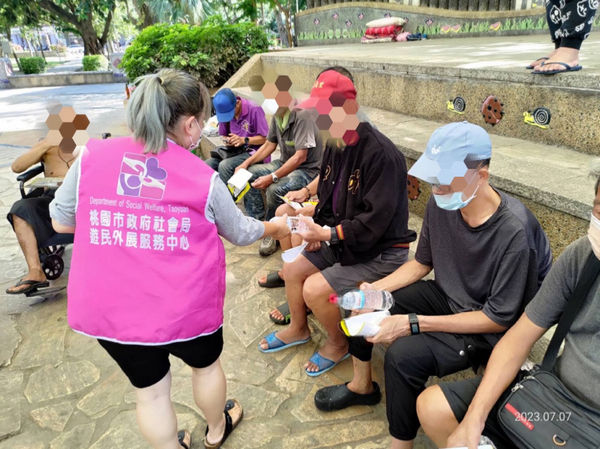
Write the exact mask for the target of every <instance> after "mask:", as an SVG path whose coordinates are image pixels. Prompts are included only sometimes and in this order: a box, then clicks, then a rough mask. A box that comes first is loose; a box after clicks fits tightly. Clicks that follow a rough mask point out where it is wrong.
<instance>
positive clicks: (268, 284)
mask: <svg viewBox="0 0 600 449" xmlns="http://www.w3.org/2000/svg"><path fill="white" fill-rule="evenodd" d="M258 285H260V286H261V287H264V288H278V287H285V281H284V280H283V279H282V278H281V276H279V273H278V272H277V271H271V272H270V273H269V274H267V280H266V281H265V282H260V281H258Z"/></svg>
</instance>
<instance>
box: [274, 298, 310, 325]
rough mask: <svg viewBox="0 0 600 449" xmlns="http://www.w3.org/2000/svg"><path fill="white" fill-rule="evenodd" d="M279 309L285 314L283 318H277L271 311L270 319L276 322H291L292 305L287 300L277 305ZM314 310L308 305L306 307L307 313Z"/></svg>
mask: <svg viewBox="0 0 600 449" xmlns="http://www.w3.org/2000/svg"><path fill="white" fill-rule="evenodd" d="M276 309H277V310H279V313H281V314H282V315H283V319H280V318H275V317H274V316H273V315H271V313H269V319H270V320H271V321H273V322H274V323H275V324H290V320H291V319H292V314H291V313H290V305H289V304H288V303H287V302H284V303H283V304H280V305H278V306H277V307H276ZM311 313H312V310H310V309H309V308H308V307H307V308H306V314H307V315H310V314H311Z"/></svg>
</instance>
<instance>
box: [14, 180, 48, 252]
mask: <svg viewBox="0 0 600 449" xmlns="http://www.w3.org/2000/svg"><path fill="white" fill-rule="evenodd" d="M53 199H54V192H53V191H49V192H46V193H44V194H43V195H42V196H37V197H33V198H23V199H21V200H19V201H17V202H16V203H15V204H13V205H12V207H11V209H10V212H9V213H8V215H7V216H6V218H7V219H8V221H9V222H10V224H11V225H12V227H13V229H14V223H13V217H12V216H13V215H16V216H17V217H19V218H21V219H23V220H24V221H26V222H27V223H28V224H29V225H30V226H31V227H32V228H33V233H34V234H35V238H36V240H37V242H38V246H42V245H43V244H44V242H46V241H48V240H49V239H50V237H52V236H53V235H54V234H56V231H54V229H53V228H52V219H51V218H50V209H49V206H50V202H51V201H52V200H53Z"/></svg>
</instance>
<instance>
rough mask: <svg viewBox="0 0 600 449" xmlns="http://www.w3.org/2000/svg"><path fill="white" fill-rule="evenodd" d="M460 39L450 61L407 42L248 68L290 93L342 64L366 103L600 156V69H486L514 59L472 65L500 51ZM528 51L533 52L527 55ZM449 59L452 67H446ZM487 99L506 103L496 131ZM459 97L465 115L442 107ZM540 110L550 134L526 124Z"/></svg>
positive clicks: (318, 52)
mask: <svg viewBox="0 0 600 449" xmlns="http://www.w3.org/2000/svg"><path fill="white" fill-rule="evenodd" d="M507 39H508V38H507ZM512 39H513V41H514V42H516V43H517V45H519V46H520V47H521V48H530V47H529V44H527V43H523V42H522V40H519V39H518V38H512ZM538 40H540V38H538ZM462 41H464V42H461V44H464V47H461V48H464V50H463V52H462V53H456V54H455V55H454V56H448V55H449V52H457V51H458V47H457V46H456V45H451V43H450V42H449V41H445V42H443V41H442V40H436V41H435V42H433V41H431V42H418V43H410V44H408V45H407V46H403V47H401V46H399V44H379V45H378V47H377V48H376V49H375V48H374V47H373V46H368V45H360V44H349V45H344V46H335V47H334V46H330V47H305V48H302V49H297V50H294V51H287V52H280V53H276V54H270V53H269V54H263V55H261V64H260V65H259V64H258V63H255V64H254V65H253V67H252V71H253V72H254V71H257V72H258V73H262V74H263V75H264V76H265V78H268V75H269V73H277V74H280V75H282V74H287V75H289V76H290V77H291V79H292V82H293V88H294V90H297V91H300V92H309V91H310V89H311V87H312V84H313V81H314V79H315V77H316V75H317V74H318V73H319V72H320V71H321V70H322V69H323V68H325V67H328V66H335V65H341V66H344V67H346V68H348V69H349V70H350V71H351V72H352V73H353V75H354V80H355V84H356V86H357V89H358V92H359V101H360V103H361V105H363V106H371V107H376V108H379V109H385V110H388V111H394V112H401V113H403V114H409V115H411V116H415V117H421V118H424V119H428V120H435V121H439V122H451V121H456V120H468V121H470V122H473V123H477V124H480V125H482V126H484V127H486V128H487V129H488V131H489V132H490V133H493V134H500V135H503V136H507V137H516V138H519V139H523V140H529V141H534V142H539V143H544V144H548V145H562V146H566V147H569V148H573V149H577V150H579V151H582V152H586V153H589V154H596V155H600V146H599V142H600V140H599V139H600V133H599V132H598V126H597V123H596V122H597V119H596V114H594V113H592V112H591V111H598V110H600V95H599V94H600V88H599V87H598V86H600V70H598V69H597V68H595V67H594V66H593V62H590V64H588V63H584V64H585V65H586V67H589V69H587V70H585V71H583V72H578V73H575V74H568V75H560V76H555V77H548V76H541V75H537V76H536V75H532V74H531V73H530V72H529V71H527V70H525V69H524V66H525V65H526V63H527V62H526V61H528V58H527V56H519V55H517V56H516V57H517V58H519V57H520V58H522V63H519V64H518V68H511V69H508V70H507V69H502V68H495V67H494V68H484V67H491V65H493V64H498V63H499V64H506V63H507V61H510V63H511V64H512V66H511V67H514V66H515V62H513V61H514V59H513V60H510V59H508V58H515V56H514V55H513V54H509V55H507V57H506V58H507V59H504V58H503V57H502V56H495V58H497V59H496V60H497V61H498V63H495V62H494V61H493V60H492V61H489V60H488V61H484V62H483V64H482V63H481V62H473V61H474V60H475V61H476V60H477V59H476V58H477V57H478V55H479V54H483V53H485V54H489V55H492V54H495V53H498V47H497V45H498V44H497V43H496V42H495V41H493V40H490V39H487V38H476V39H462ZM480 43H481V44H480ZM480 45H481V47H480ZM536 45H537V44H536ZM517 48H519V47H517ZM534 48H535V47H534ZM511 51H512V50H511ZM506 53H508V51H507V52H506ZM532 54H534V55H536V54H538V53H537V52H536V51H532ZM538 57H539V56H538ZM449 58H452V62H451V63H446V62H445V61H447V60H448V59H449ZM490 58H492V56H490ZM501 58H502V59H501ZM532 59H533V57H532V58H531V59H530V60H532ZM530 60H529V61H530ZM517 61H518V59H517ZM490 62H491V65H490ZM485 64H488V65H487V66H486V65H485ZM521 64H522V66H521ZM247 79H248V78H247V77H246V76H245V75H243V76H241V77H240V78H238V79H236V80H235V86H246V85H247ZM232 81H233V80H232ZM230 87H231V86H230ZM490 95H492V96H494V97H496V98H498V99H499V100H500V102H502V103H503V104H504V112H505V115H504V116H503V118H502V121H501V122H500V123H499V124H498V125H497V126H495V127H491V126H489V125H487V124H485V122H484V120H483V118H482V114H481V105H482V102H483V101H484V99H485V98H487V97H488V96H490ZM457 96H460V97H462V98H463V99H464V101H465V103H466V105H467V106H466V109H465V111H464V115H462V116H460V115H457V114H455V113H453V112H451V111H449V110H448V108H447V106H446V102H447V101H448V100H452V99H454V98H455V97H457ZM539 107H546V108H548V109H549V110H550V111H551V115H552V119H551V122H550V126H549V128H548V129H540V128H538V127H536V126H531V125H528V124H526V123H524V120H523V113H524V112H526V111H534V110H535V109H537V108H539Z"/></svg>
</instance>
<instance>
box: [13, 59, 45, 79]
mask: <svg viewBox="0 0 600 449" xmlns="http://www.w3.org/2000/svg"><path fill="white" fill-rule="evenodd" d="M19 63H20V64H21V70H22V71H23V73H24V74H25V75H31V74H33V73H42V72H44V71H45V70H46V61H44V58H42V57H40V56H31V57H24V58H19Z"/></svg>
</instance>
